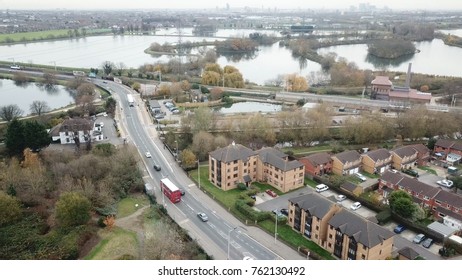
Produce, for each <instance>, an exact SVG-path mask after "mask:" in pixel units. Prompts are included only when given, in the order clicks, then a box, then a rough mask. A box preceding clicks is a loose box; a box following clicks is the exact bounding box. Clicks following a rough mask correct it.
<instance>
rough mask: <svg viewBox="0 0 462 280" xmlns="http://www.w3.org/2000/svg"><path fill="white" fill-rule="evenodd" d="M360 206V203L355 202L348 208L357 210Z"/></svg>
mask: <svg viewBox="0 0 462 280" xmlns="http://www.w3.org/2000/svg"><path fill="white" fill-rule="evenodd" d="M361 206H362V205H361V202H355V203H353V204H352V205H351V206H350V208H351V210H358V209H359V208H361Z"/></svg>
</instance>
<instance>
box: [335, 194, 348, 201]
mask: <svg viewBox="0 0 462 280" xmlns="http://www.w3.org/2000/svg"><path fill="white" fill-rule="evenodd" d="M345 199H346V196H345V195H343V194H339V195H336V196H335V200H337V201H339V202H340V201H344V200H345Z"/></svg>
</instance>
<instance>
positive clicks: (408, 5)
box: [0, 0, 462, 11]
mask: <svg viewBox="0 0 462 280" xmlns="http://www.w3.org/2000/svg"><path fill="white" fill-rule="evenodd" d="M283 3H284V4H283V5H282V4H281V1H276V0H266V1H265V0H253V1H250V2H249V1H245V0H232V1H231V0H228V1H222V0H215V1H211V0H197V1H190V0H176V1H173V2H169V1H158V2H157V1H156V2H153V1H147V0H133V1H131V2H115V1H109V0H99V1H90V0H79V1H59V0H41V1H37V0H16V1H15V0H0V7H2V8H1V10H5V9H11V10H54V9H67V10H120V9H148V10H155V9H216V8H220V9H223V8H226V7H227V5H228V4H229V7H230V9H233V8H244V7H250V8H260V9H261V8H265V9H274V8H277V9H303V10H304V9H316V10H319V9H342V10H345V9H348V8H349V7H351V6H355V7H356V8H357V7H358V5H359V4H361V3H368V4H370V5H375V7H376V8H384V7H387V8H390V9H393V10H427V11H430V10H435V11H441V10H448V11H449V10H451V11H456V10H457V11H462V1H460V0H440V1H420V0H408V1H402V0H388V1H381V0H369V1H361V0H327V1H321V2H318V3H310V2H307V1H300V0H286V1H284V2H283Z"/></svg>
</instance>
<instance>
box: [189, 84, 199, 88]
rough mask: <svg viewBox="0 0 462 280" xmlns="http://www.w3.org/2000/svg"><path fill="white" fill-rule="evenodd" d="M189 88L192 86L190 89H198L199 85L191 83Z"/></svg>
mask: <svg viewBox="0 0 462 280" xmlns="http://www.w3.org/2000/svg"><path fill="white" fill-rule="evenodd" d="M191 88H192V89H199V85H198V84H192V85H191Z"/></svg>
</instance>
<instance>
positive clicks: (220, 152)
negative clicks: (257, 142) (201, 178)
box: [210, 142, 257, 162]
mask: <svg viewBox="0 0 462 280" xmlns="http://www.w3.org/2000/svg"><path fill="white" fill-rule="evenodd" d="M256 154H257V153H256V152H254V151H252V150H251V149H249V148H247V147H244V146H242V145H240V144H235V143H234V142H233V143H232V144H230V145H228V146H226V147H224V148H219V149H216V150H215V151H213V152H211V153H210V156H211V157H212V158H214V159H216V160H219V161H221V162H233V161H235V160H248V159H249V158H250V157H251V156H254V155H256Z"/></svg>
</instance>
